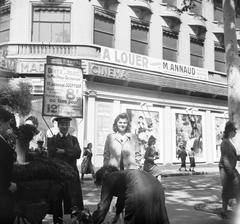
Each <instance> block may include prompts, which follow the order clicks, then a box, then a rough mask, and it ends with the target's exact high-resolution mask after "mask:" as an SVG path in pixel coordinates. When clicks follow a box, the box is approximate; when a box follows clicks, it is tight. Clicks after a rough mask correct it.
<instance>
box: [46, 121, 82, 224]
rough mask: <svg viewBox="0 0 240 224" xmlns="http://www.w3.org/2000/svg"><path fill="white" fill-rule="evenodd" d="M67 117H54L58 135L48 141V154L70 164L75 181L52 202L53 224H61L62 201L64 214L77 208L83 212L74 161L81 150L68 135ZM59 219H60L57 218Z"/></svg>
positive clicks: (76, 142)
mask: <svg viewBox="0 0 240 224" xmlns="http://www.w3.org/2000/svg"><path fill="white" fill-rule="evenodd" d="M71 120H72V119H71V118H69V117H56V118H55V121H56V122H57V123H58V128H59V133H58V134H57V135H55V136H53V137H52V138H50V139H49V141H48V153H49V156H50V157H55V158H58V159H61V160H63V161H65V162H67V163H68V164H70V165H71V166H72V167H73V169H74V170H75V171H76V174H77V175H76V179H75V180H74V181H72V183H70V184H65V186H64V188H63V190H62V191H61V192H60V194H59V195H58V197H57V200H54V202H53V211H52V213H53V222H54V224H56V223H62V220H61V218H62V216H63V211H62V201H63V200H64V213H65V214H70V213H71V208H72V207H74V206H78V207H79V209H80V210H83V199H82V189H81V185H80V179H79V173H78V168H77V165H76V160H77V159H79V158H80V156H81V148H80V145H79V142H78V140H77V138H76V137H75V136H72V135H70V134H69V127H70V121H71ZM59 217H60V218H59Z"/></svg>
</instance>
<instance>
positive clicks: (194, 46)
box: [191, 42, 203, 56]
mask: <svg viewBox="0 0 240 224" xmlns="http://www.w3.org/2000/svg"><path fill="white" fill-rule="evenodd" d="M191 54H196V55H201V56H202V55H203V46H202V44H199V43H196V42H191Z"/></svg>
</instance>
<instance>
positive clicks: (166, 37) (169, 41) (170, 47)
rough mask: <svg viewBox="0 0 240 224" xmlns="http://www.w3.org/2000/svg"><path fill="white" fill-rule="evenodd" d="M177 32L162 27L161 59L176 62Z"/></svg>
mask: <svg viewBox="0 0 240 224" xmlns="http://www.w3.org/2000/svg"><path fill="white" fill-rule="evenodd" d="M177 54H178V33H177V32H172V31H170V30H168V29H163V59H165V60H168V61H174V62H177Z"/></svg>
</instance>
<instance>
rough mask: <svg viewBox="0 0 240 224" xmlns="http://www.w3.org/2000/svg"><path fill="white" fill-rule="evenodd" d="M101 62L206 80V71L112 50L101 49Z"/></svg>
mask: <svg viewBox="0 0 240 224" xmlns="http://www.w3.org/2000/svg"><path fill="white" fill-rule="evenodd" d="M101 60H103V61H107V62H111V63H116V64H118V65H124V66H129V67H136V68H140V69H146V70H149V71H155V72H159V73H164V74H170V75H174V76H179V77H187V78H192V79H199V80H207V79H208V71H207V70H206V69H202V68H198V67H193V66H189V65H183V64H178V63H174V62H171V61H166V60H161V59H157V58H151V57H147V56H144V55H140V54H134V53H131V52H124V51H119V50H116V49H113V48H105V47H102V48H101Z"/></svg>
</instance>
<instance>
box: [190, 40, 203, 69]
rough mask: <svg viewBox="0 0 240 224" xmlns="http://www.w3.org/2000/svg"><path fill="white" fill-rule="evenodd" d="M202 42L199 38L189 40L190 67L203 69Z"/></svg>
mask: <svg viewBox="0 0 240 224" xmlns="http://www.w3.org/2000/svg"><path fill="white" fill-rule="evenodd" d="M203 51H204V40H202V39H200V38H195V37H191V38H190V54H191V65H192V66H196V67H200V68H203Z"/></svg>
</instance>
